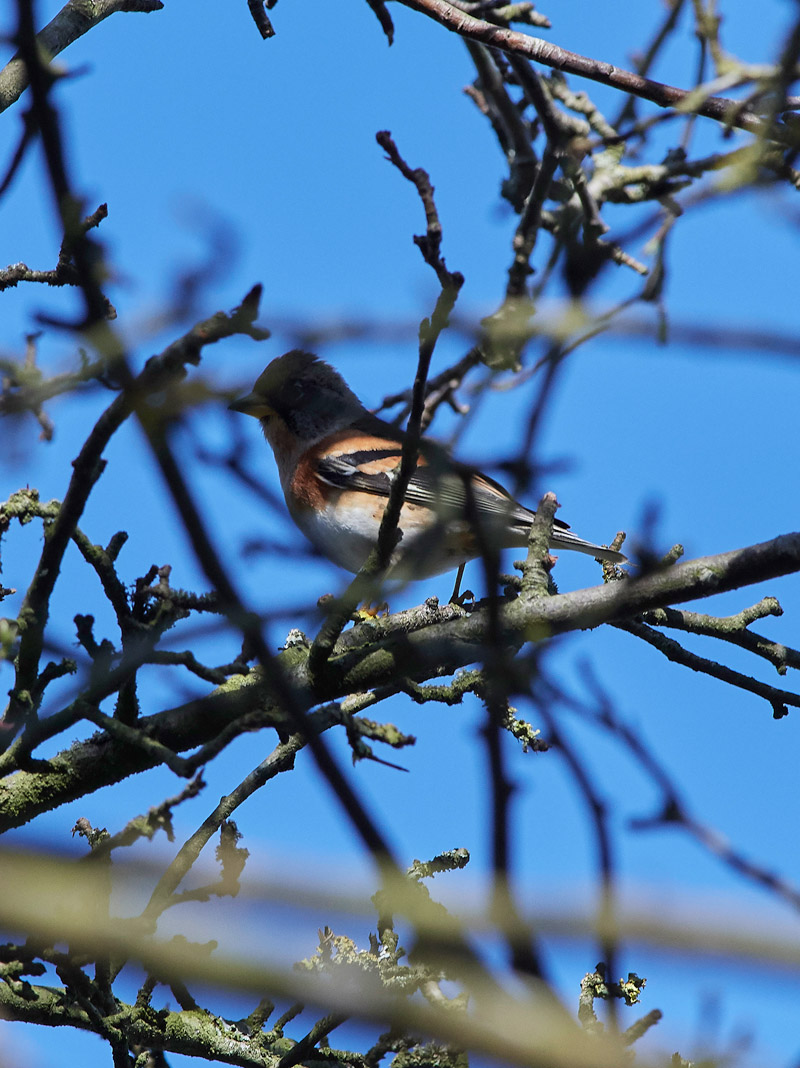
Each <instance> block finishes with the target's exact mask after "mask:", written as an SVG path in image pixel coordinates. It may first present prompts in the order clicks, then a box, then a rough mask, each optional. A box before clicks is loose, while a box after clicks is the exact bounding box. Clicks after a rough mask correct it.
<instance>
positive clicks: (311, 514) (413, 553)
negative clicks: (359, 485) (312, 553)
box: [293, 493, 474, 581]
mask: <svg viewBox="0 0 800 1068" xmlns="http://www.w3.org/2000/svg"><path fill="white" fill-rule="evenodd" d="M349 496H350V494H348V493H342V494H341V495H340V496H339V498H338V500H337V501H336V502H330V503H328V505H327V506H326V507H325V508H324V509H322V510H320V511H313V510H311V509H302V510H300V509H297V510H293V518H294V520H295V522H296V523H297V525H298V526H299V527H300V529H301V530H302V531H303V533H304V534H305V535H306V537H307V538H308V540H309V541H310V542H311V543H312V544H313V545H314V546H316V548H317V549H319V551H320V552H321V553H323V554H324V555H325V556H327V557H328V559H330V560H333V562H334V563H336V564H338V565H339V567H343V568H345V570H347V571H353V572H355V571H358V570H360V568H361V567H362V566H363V565H364V563H365V562H366V560H367V557H368V556H369V554H370V552H371V551H372V549H373V548H374V547H375V544H376V542H377V540H378V529H379V527H380V522H381V517H382V515H383V509H384V506H385V501H384V500H383V499H382V498H380V497H377V496H376V497H375V507H374V508H373V509H371V510H370V509H365V508H353V507H351V506H350V502H349V501H348V500H347V498H348V497H349ZM358 496H359V498H360V499H361V501H363V496H364V495H363V494H358ZM423 516H425V517H429V516H430V511H429V510H428V509H426V508H419V507H417V506H415V505H408V504H407V505H405V506H404V507H403V510H402V512H401V513H400V523H399V529H400V531H401V538H400V542H399V544H398V545H397V548H396V549H395V551H394V554H393V556H392V561H391V565H390V569H389V572H388V574H389V576H390V577H391V578H395V579H404V580H411V581H414V580H416V579H422V578H428V577H430V576H431V575H440V574H442V572H444V571H450V570H452V569H453V568H456V567H458V566H459V565H460V564H462V563H464V562H465V561H466V560H469V559H470V558H471V557H472V555H474V554H473V553H471V552H469V551H468V550H467V549H466V548H465V545H464V543H463V541H462V539H460V538H455V539H454V538H452V537H448V538H446V537H445V535H444V527H443V526H442V525H441V524H438V523H434V524H430V523H429V524H428V525H427V526H425V525H423V524H422V523H421V521H420V520H421V519H422V517H423Z"/></svg>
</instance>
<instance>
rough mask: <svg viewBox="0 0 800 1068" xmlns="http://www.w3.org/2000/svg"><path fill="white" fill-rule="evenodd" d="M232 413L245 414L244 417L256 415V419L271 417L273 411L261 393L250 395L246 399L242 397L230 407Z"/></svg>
mask: <svg viewBox="0 0 800 1068" xmlns="http://www.w3.org/2000/svg"><path fill="white" fill-rule="evenodd" d="M228 410H229V411H231V412H243V413H244V415H254V416H255V417H256V419H260V418H262V416H265V415H269V413H270V412H271V411H272V409H271V408H270V406H269V405H268V404H267V402H266V401H265V400H264V398H263V397H262V396H261V395H260V394H259V393H248V394H247V396H246V397H240V398H239V400H235V401H233V402H232V403H231V404H229V405H228Z"/></svg>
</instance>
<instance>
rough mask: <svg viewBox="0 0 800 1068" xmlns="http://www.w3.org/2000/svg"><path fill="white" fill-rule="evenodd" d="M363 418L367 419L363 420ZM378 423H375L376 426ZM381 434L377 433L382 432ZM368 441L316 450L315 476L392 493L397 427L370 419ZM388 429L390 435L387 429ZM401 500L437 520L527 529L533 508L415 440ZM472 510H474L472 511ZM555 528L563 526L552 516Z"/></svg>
mask: <svg viewBox="0 0 800 1068" xmlns="http://www.w3.org/2000/svg"><path fill="white" fill-rule="evenodd" d="M365 423H366V421H365ZM376 424H377V426H376ZM384 428H385V433H379V432H378V431H383V430H384ZM363 429H364V430H368V432H369V434H370V438H371V440H370V441H369V442H366V441H364V439H363V438H362V439H361V440H360V441H359V446H361V445H363V446H364V447H359V448H357V449H354V450H353V451H351V452H339V453H337V454H334V455H321V456H319V457H318V458H317V459H316V461H315V470H316V474H317V477H318V478H320V479H322V481H323V482H326V483H327V484H328V485H330V486H335V487H336V488H337V489H342V490H361V491H362V492H364V493H372V494H374V495H376V496H380V497H388V496H389V493H390V492H391V487H392V481H393V477H394V472H395V471H396V469H397V467H398V465H399V463H400V458H401V450H402V443H401V442H400V441H398V440H397V439H398V438H399V437H400V435H401V432H400V431H396V430H395V428H394V427H389V426H388V425H387V424H384V423H382V422H381V421H380V420H378V419H375V420H374V422H373V421H372V420H369V423H368V425H365V427H364V428H363ZM389 432H391V436H390V433H389ZM406 500H407V501H408V502H409V503H410V504H417V505H423V506H424V507H428V508H431V509H433V510H434V511H435V512H436V513H437V514H438V515H439V516H441V517H442V519H451V518H458V519H469V517H470V515H471V514H474V515H475V517H476V518H477V520H478V522H480V520H481V519H485V520H494V519H502V520H504V522H505V523H507V524H509V525H511V526H513V527H521V528H522V529H523V530H524V529H527V528H528V527H529V526H530V524H531V522H532V520H533V515H534V513H533V512H531V511H530V510H529V509H527V508H525V507H524V506H523V505H521V504H519V503H518V502H517V501H515V500H514V498H513V497H511V495H510V494H509V493H508V492H507V491H506V490H505V489H504V488H503V487H502V486H501V485H500V484H499V483H498V482H495V481H494V479H491V478H489V477H488V476H487V475H484V474H481V473H480V472H478V471H476V470H474V469H473V468H471V467H468V466H467V465H466V464H460V463H457V462H456V461H454V460H452V459H451V458H450V456H449V455H448V453H447V452H446V451H445V450H444V449H443V448H442V447H441V446H439V445H437V444H436V443H435V442H430V441H422V442H420V452H419V459H418V462H417V467H416V469H415V471H414V473H413V475H412V476H411V481H410V482H409V485H408V489H407V490H406ZM473 510H474V511H473ZM556 526H557V527H558V528H559V529H562V530H567V529H568V525H567V524H566V523H562V522H561V521H560V520H556Z"/></svg>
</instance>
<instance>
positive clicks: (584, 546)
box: [550, 527, 628, 564]
mask: <svg viewBox="0 0 800 1068" xmlns="http://www.w3.org/2000/svg"><path fill="white" fill-rule="evenodd" d="M550 548H551V549H571V550H573V552H576V553H586V555H587V556H593V557H594V558H595V559H596V560H607V561H608V562H609V563H610V564H622V563H624V562H625V561H626V560H627V559H628V558H627V556H625V555H624V554H623V553H618V552H617V551H616V550H615V549H607V548H606V547H605V546H604V545H595V544H594V542H592V541H586V540H585V539H584V538H579V537H578V535H577V534H573V533H572V531H571V530H562V529H561V528H559V527H557V528H556V529H555V530H554V531H553V534H552V536H551V538H550Z"/></svg>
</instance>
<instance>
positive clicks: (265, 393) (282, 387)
mask: <svg viewBox="0 0 800 1068" xmlns="http://www.w3.org/2000/svg"><path fill="white" fill-rule="evenodd" d="M230 408H231V409H232V410H233V411H235V412H244V413H245V414H246V415H252V416H254V417H255V418H256V419H258V421H259V422H260V424H261V428H262V430H263V431H264V436H265V437H266V439H267V441H268V442H269V444H270V445H271V446H272V451H273V453H274V454H275V460H276V462H277V465H278V474H279V476H280V482H281V487H282V489H283V493H284V496H285V498H286V504H287V507H288V509H289V513H290V515H291V517H292V519H293V520H294V521H295V523H296V524H297V526H298V527H299V528H300V529H301V530H302V531H303V533H304V534H305V535H306V537H307V538H308V539H309V541H310V542H311V543H312V544H313V545H314V546H316V548H317V549H319V551H320V552H321V553H323V555H325V556H327V557H328V559H329V560H332V561H333V562H334V563H336V564H338V565H339V566H340V567H343V568H345V569H346V570H347V571H353V572H355V571H358V570H359V569H360V568H361V567H362V565H363V564H364V562H365V561H366V559H367V557H368V556H369V553H370V551H371V549H372V548H373V547H374V545H375V543H376V540H377V537H378V528H379V526H380V522H381V517H382V516H383V512H384V509H385V507H386V502H387V500H388V497H389V492H390V489H391V485H392V475H393V472H394V471H395V469H396V468H397V466H398V464H399V463H400V456H401V449H402V442H403V439H404V431H402V430H399V429H397V428H396V427H394V426H390V425H389V424H388V423H385V422H383V420H381V419H378V418H377V416H375V415H372V413H371V412H369V411H367V409H366V408H365V407H364V406H363V404H362V403H361V401H360V400H359V399H358V397H357V396H356V395H355V393H353V391H352V390H351V389H350V388H349V387H348V385H347V383H346V382H345V381H344V379H343V378H342V376H341V375H340V374H339V373H338V371H335V370H334V369H333V367H331V366H330V365H329V364H327V363H323V361H322V360H320V359H318V358H317V357H316V356H314V355H312V354H311V353H310V352H301V351H299V350H297V349H294V350H292V351H291V352H287V353H285V354H284V355H283V356H279V357H278V358H277V359H275V360H273V361H272V362H271V363H270V364H269V365H268V366H267V368H266V370H265V371H264V372H263V374H262V375H260V376H259V378H258V380H257V381H256V384H255V386H254V387H253V391H252V393H249V394H248V395H247V396H246V397H242V398H241V399H240V400H237V401H234V403H233V404H231V405H230ZM534 514H535V513H534V512H532V511H531V510H530V509H529V508H525V506H524V505H522V504H519V503H518V502H517V501H515V500H514V498H513V497H512V496H511V495H510V494H509V493H507V492H506V490H504V489H503V487H502V486H501V485H499V483H497V482H495V481H494V479H491V478H489V477H488V476H487V475H484V474H482V473H481V472H480V471H478V470H476V469H475V468H472V467H468V466H467V465H466V464H462V463H459V462H457V461H456V460H453V459H452V458H451V457H450V455H449V454H448V453H447V451H446V450H445V449H444V448H443V447H442V446H441V445H437V444H436V443H434V442H431V441H429V440H426V439H423V440H421V441H420V443H419V458H418V461H417V467H416V470H415V471H414V474H413V476H412V478H411V482H410V484H409V486H408V490H407V491H406V496H405V503H404V504H403V507H402V510H401V513H400V522H399V531H400V540H399V542H398V544H397V547H396V549H395V551H394V554H393V556H392V559H391V562H390V566H389V570H388V576H389V577H390V578H398V579H421V578H428V577H430V576H432V575H438V574H441V573H442V572H443V571H449V570H451V569H453V568H456V567H457V568H459V569H460V568H462V567H463V565H464V563H465V562H466V561H468V560H471V559H473V558H474V557H476V556H479V555H480V548H479V542H478V539H477V538H476V536H475V524H476V523H477V524H479V525H480V529H481V535H482V539H483V540H484V543H485V542H486V540H489V539H491V543H492V544H493V545H496V546H497V547H498V548H512V547H521V546H524V545H526V544H527V540H528V531H529V530H530V526H531V523H532V521H533V517H534ZM468 515H469V516H471V517H473V522H470V521H469V519H468ZM550 546H551V548H553V549H574V550H575V551H576V552H580V553H587V554H588V555H589V556H594V557H595V558H597V559H600V560H608V561H611V562H613V563H620V562H621V561H623V560H625V557H624V556H623V555H622V553H618V552H615V551H614V550H613V549H607V548H606V547H605V546H602V545H595V544H594V543H592V542H590V541H585V540H584V539H583V538H579V537H578V536H577V534H573V533H572V531H571V530H570V529H569V527H568V526H567V524H566V523H562V522H560V520H558V519H557V520H556V521H555V529H554V530H553V535H552V537H551V539H550Z"/></svg>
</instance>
